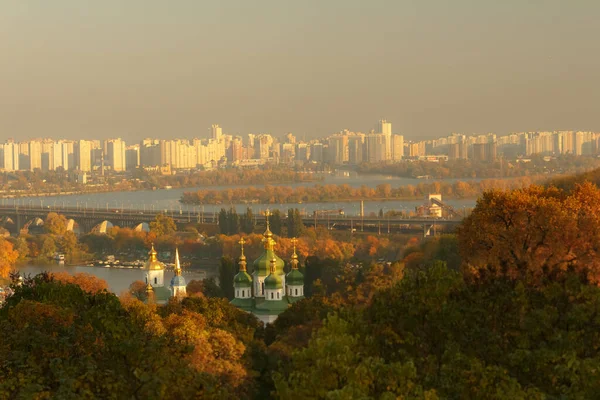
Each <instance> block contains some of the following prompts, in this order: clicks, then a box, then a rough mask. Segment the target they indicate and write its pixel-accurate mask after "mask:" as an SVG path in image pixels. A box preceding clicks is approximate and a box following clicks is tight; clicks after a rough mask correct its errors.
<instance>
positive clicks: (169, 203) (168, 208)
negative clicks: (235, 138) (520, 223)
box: [1, 173, 475, 215]
mask: <svg viewBox="0 0 600 400" xmlns="http://www.w3.org/2000/svg"><path fill="white" fill-rule="evenodd" d="M456 180H458V179H446V180H438V181H444V182H454V181H456ZM423 182H433V181H427V180H422V179H414V178H401V177H394V176H387V175H377V174H368V175H363V174H357V173H352V174H350V175H349V176H343V175H335V174H327V175H325V178H324V180H323V181H319V182H301V183H288V184H273V185H272V186H290V187H299V186H313V185H316V184H337V185H343V184H347V185H350V186H352V187H360V186H363V185H365V186H368V187H373V188H374V187H376V186H377V185H380V184H384V183H389V184H390V185H392V187H394V188H395V187H399V186H406V185H418V184H419V183H423ZM249 186H262V185H229V186H204V187H202V188H199V187H196V188H178V189H158V190H140V191H132V192H104V193H89V194H78V195H64V196H47V197H22V198H19V199H2V200H1V204H2V205H12V204H20V205H33V206H34V205H40V206H48V207H50V208H53V207H81V208H88V209H99V210H100V209H101V210H107V209H139V210H144V211H156V212H168V213H173V212H175V213H185V212H186V211H198V212H199V211H204V212H207V213H210V212H215V211H216V212H218V211H219V210H220V209H221V208H222V207H229V205H205V206H196V205H188V204H181V203H180V202H179V199H180V198H181V195H182V194H183V192H186V191H193V190H197V189H215V190H221V189H230V188H236V187H249ZM249 200H251V199H249ZM445 201H446V200H445ZM446 202H447V203H448V204H449V205H451V206H453V207H455V208H458V209H462V208H463V207H473V206H474V205H475V199H448V200H447V201H446ZM421 204H423V201H422V200H408V201H398V200H393V201H365V202H364V211H365V213H366V214H369V213H372V212H373V213H377V212H379V210H381V209H383V210H384V211H387V210H398V211H401V210H404V211H413V210H414V209H415V207H417V206H419V205H421ZM232 206H233V207H235V208H236V210H237V211H238V213H241V212H244V211H245V210H246V207H248V206H249V205H248V204H243V203H240V204H233V205H232ZM250 207H251V208H252V209H253V211H254V212H255V213H257V212H261V211H263V210H265V209H266V208H270V209H275V208H278V209H280V210H281V211H284V212H285V211H286V210H287V209H288V208H299V209H300V210H301V211H303V212H305V213H306V214H312V212H313V211H315V210H343V211H344V213H345V214H346V215H358V214H359V212H360V202H359V201H354V202H328V203H304V204H296V203H287V204H251V205H250Z"/></svg>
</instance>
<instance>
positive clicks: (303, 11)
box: [0, 0, 600, 141]
mask: <svg viewBox="0 0 600 400" xmlns="http://www.w3.org/2000/svg"><path fill="white" fill-rule="evenodd" d="M7 3H8V4H5V5H4V6H3V9H2V13H0V35H2V37H3V38H4V39H5V40H3V41H2V42H1V43H0V51H2V54H3V62H2V64H1V65H0V72H1V73H0V87H2V91H0V140H5V139H7V138H9V137H13V138H16V139H18V140H24V139H28V138H35V137H45V136H51V137H59V136H60V137H65V138H67V139H79V138H81V137H84V138H86V139H88V138H92V137H94V138H107V137H122V138H123V139H124V140H126V141H138V140H140V139H142V138H144V137H174V136H184V137H194V136H204V135H205V134H206V131H205V130H204V129H205V128H204V127H206V126H210V124H211V123H212V122H213V121H222V123H223V125H225V126H227V127H228V131H229V132H230V133H237V134H246V133H250V132H269V133H271V134H274V135H276V136H280V135H283V134H285V133H286V132H293V133H294V134H295V135H296V136H298V137H304V136H305V137H306V138H307V139H310V138H314V137H322V136H326V135H328V134H330V133H331V132H335V131H339V130H342V129H344V128H348V129H352V130H356V131H363V132H368V131H369V129H370V128H371V123H370V121H372V120H376V119H378V118H381V117H382V116H385V117H386V118H388V119H389V120H392V121H395V126H396V127H397V129H396V132H397V133H400V134H403V135H404V136H405V137H406V138H407V139H412V140H421V139H429V138H433V137H439V136H442V135H444V134H448V133H451V132H465V133H471V132H472V133H477V132H495V133H496V134H498V135H503V134H507V133H510V132H518V131H544V130H555V129H558V130H584V131H586V130H598V129H600V116H599V115H598V113H597V112H596V110H595V105H596V104H598V103H600V77H599V74H598V71H599V70H600V68H599V67H600V53H599V52H598V51H594V49H597V43H596V40H595V38H596V37H598V36H600V26H598V24H596V23H595V16H597V15H599V14H600V4H599V3H598V2H577V3H575V4H569V6H568V7H565V3H564V2H563V1H559V0H549V1H545V2H543V3H538V2H522V1H516V0H509V1H505V2H479V1H474V0H461V1H456V2H445V1H432V2H412V1H384V0H380V1H373V2H370V3H369V4H368V6H366V4H365V3H364V2H362V1H358V0H348V1H336V0H331V1H328V2H318V3H316V2H311V1H309V2H301V3H290V2H274V1H262V2H258V3H253V4H252V5H249V4H247V3H246V2H243V1H232V2H227V3H223V2H217V1H213V0H209V1H206V2H201V3H200V2H187V1H182V2H176V3H175V4H166V3H163V2H159V1H154V0H148V1H144V2H139V1H131V2H126V3H123V2H120V1H116V0H107V1H104V2H100V3H87V4H83V3H81V2H76V1H74V0H57V1H53V2H51V3H50V2H48V3H45V2H37V3H32V2H17V1H13V2H7ZM309 3H314V4H309ZM199 128H200V129H199Z"/></svg>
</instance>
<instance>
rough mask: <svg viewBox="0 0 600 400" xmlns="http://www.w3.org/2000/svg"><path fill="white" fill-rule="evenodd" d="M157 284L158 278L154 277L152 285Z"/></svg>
mask: <svg viewBox="0 0 600 400" xmlns="http://www.w3.org/2000/svg"><path fill="white" fill-rule="evenodd" d="M157 283H158V278H157V277H154V284H155V285H156V284H157Z"/></svg>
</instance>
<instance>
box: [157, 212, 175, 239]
mask: <svg viewBox="0 0 600 400" xmlns="http://www.w3.org/2000/svg"><path fill="white" fill-rule="evenodd" d="M176 230H177V225H176V224H175V221H174V220H173V218H171V217H169V216H167V215H165V214H162V213H161V214H156V217H155V218H154V221H152V222H150V231H151V232H154V233H155V234H156V236H158V237H160V236H168V235H172V234H173V233H174V232H175V231H176Z"/></svg>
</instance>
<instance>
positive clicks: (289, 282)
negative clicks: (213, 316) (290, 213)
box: [231, 215, 304, 324]
mask: <svg viewBox="0 0 600 400" xmlns="http://www.w3.org/2000/svg"><path fill="white" fill-rule="evenodd" d="M296 242H297V241H296V239H295V238H294V239H292V243H293V245H294V252H293V254H292V260H291V262H290V264H291V267H292V270H291V271H290V272H289V273H288V274H287V275H286V274H285V272H284V270H283V267H284V265H285V263H284V261H283V260H282V259H281V258H279V256H277V254H276V253H275V250H274V249H275V245H276V243H275V240H274V239H273V233H272V232H271V230H270V229H269V219H268V215H267V230H266V231H265V233H264V237H263V244H264V249H265V250H264V252H263V253H262V254H261V255H260V256H259V257H258V258H257V259H256V260H254V263H253V264H252V266H253V272H252V275H250V274H248V272H247V271H246V266H247V264H246V256H245V255H244V243H245V241H244V238H242V239H241V240H240V245H241V255H240V259H239V266H240V269H239V272H238V274H237V275H236V276H235V277H234V278H233V286H234V296H235V297H234V299H233V300H231V304H233V305H234V306H236V307H238V308H240V309H242V310H244V311H247V312H250V313H252V314H254V315H256V316H257V317H258V318H259V319H260V320H261V321H263V322H264V323H265V324H268V323H271V322H273V321H275V320H276V319H277V316H279V314H281V313H282V312H284V311H285V310H286V309H287V308H288V307H289V306H290V305H291V304H292V303H295V302H297V301H299V300H301V299H303V298H304V276H303V275H302V273H301V272H300V271H299V270H298V264H299V263H298V255H297V254H296Z"/></svg>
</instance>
